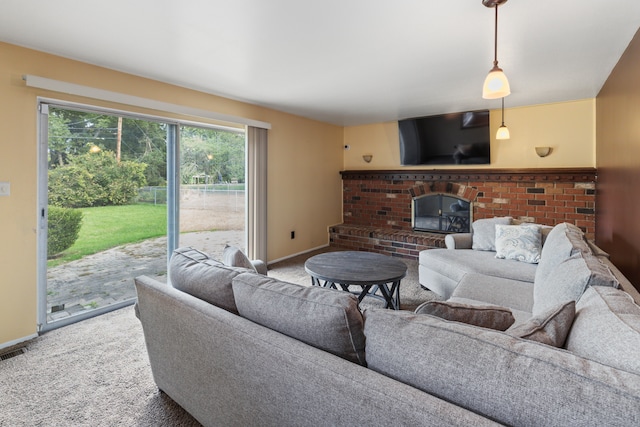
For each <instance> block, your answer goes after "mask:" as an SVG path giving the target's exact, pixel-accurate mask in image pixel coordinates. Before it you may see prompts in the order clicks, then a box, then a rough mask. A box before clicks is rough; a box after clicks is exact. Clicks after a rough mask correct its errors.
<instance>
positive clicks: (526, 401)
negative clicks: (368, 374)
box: [364, 309, 640, 425]
mask: <svg viewBox="0 0 640 427" xmlns="http://www.w3.org/2000/svg"><path fill="white" fill-rule="evenodd" d="M364 317H365V329H364V331H365V335H366V337H367V341H366V352H367V363H368V366H369V368H370V369H373V370H375V371H377V372H380V373H382V374H384V375H387V376H389V377H391V378H395V379H397V380H399V381H402V382H404V383H407V384H410V385H412V386H414V387H416V388H418V389H420V390H423V391H425V392H427V393H430V394H432V395H435V396H437V397H440V398H442V399H443V400H446V401H449V402H452V403H454V404H457V405H459V406H462V407H464V408H467V409H470V410H472V411H474V412H476V413H479V414H481V415H484V416H486V417H489V418H491V419H494V420H498V421H499V422H501V423H504V424H507V425H612V424H613V423H612V416H611V414H615V420H616V423H617V424H619V425H624V424H625V423H632V424H633V422H635V421H637V415H638V406H637V405H638V402H639V399H640V376H638V375H634V374H628V373H622V374H621V373H620V372H619V371H616V370H615V369H613V368H611V367H607V366H602V365H599V364H597V363H592V362H589V361H587V360H584V359H582V358H580V357H578V356H576V355H573V354H571V353H568V352H566V351H563V350H559V349H556V348H552V347H549V346H547V345H544V344H540V343H536V342H531V341H525V340H522V339H520V338H515V337H510V336H508V335H507V334H505V333H503V332H499V331H491V330H488V329H483V328H476V327H473V326H469V325H465V324H462V323H458V322H448V321H446V320H442V319H438V318H436V317H432V316H428V315H417V314H412V313H409V312H402V311H400V312H393V311H390V310H383V309H367V310H365V312H364ZM611 378H615V381H613V380H611ZM559 385H561V386H559ZM602 408H607V410H606V411H603V410H602Z"/></svg>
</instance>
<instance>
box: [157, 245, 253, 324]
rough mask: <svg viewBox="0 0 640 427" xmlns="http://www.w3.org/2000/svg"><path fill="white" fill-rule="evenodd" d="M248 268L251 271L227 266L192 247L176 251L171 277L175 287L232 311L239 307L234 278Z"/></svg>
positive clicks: (170, 266)
mask: <svg viewBox="0 0 640 427" xmlns="http://www.w3.org/2000/svg"><path fill="white" fill-rule="evenodd" d="M247 271H250V270H247V269H246V268H242V267H228V266H226V265H224V264H222V263H221V262H218V261H216V260H214V259H211V258H209V255H207V254H206V253H204V252H200V251H199V250H197V249H193V248H190V247H183V248H178V249H176V250H174V251H173V254H172V255H171V260H170V261H169V279H170V283H171V285H172V286H173V287H174V288H176V289H179V290H181V291H182V292H186V293H188V294H190V295H193V296H194V297H196V298H200V299H201V300H204V301H207V302H208V303H210V304H213V305H215V306H217V307H220V308H224V309H225V310H227V311H230V312H232V313H238V310H237V308H236V302H235V300H234V298H233V290H232V289H231V280H232V279H233V278H234V277H236V276H237V275H238V274H241V273H246V272H247Z"/></svg>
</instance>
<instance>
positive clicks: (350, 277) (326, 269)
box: [304, 251, 407, 310]
mask: <svg viewBox="0 0 640 427" xmlns="http://www.w3.org/2000/svg"><path fill="white" fill-rule="evenodd" d="M304 269H305V271H306V272H307V273H309V275H310V276H311V284H312V285H314V286H323V287H326V288H332V289H342V290H343V291H347V292H351V293H353V294H355V295H357V296H358V302H361V301H362V300H363V299H364V297H365V296H367V295H368V296H372V297H375V298H378V299H381V300H382V301H384V303H385V305H384V306H385V308H393V309H394V310H400V281H401V280H402V278H404V277H405V276H406V275H407V265H406V264H405V263H404V262H402V261H400V260H398V259H395V258H392V257H390V256H386V255H382V254H377V253H373V252H357V251H339V252H326V253H322V254H320V255H315V256H312V257H311V258H309V259H308V260H307V261H306V262H305V263H304ZM349 286H358V287H360V289H359V291H357V292H355V291H351V290H349ZM378 291H379V293H378Z"/></svg>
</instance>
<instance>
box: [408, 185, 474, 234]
mask: <svg viewBox="0 0 640 427" xmlns="http://www.w3.org/2000/svg"><path fill="white" fill-rule="evenodd" d="M411 211H412V227H413V229H414V230H418V231H431V232H437V233H468V232H470V231H471V222H472V221H473V218H472V216H473V206H472V204H471V202H469V201H467V200H465V199H462V198H459V197H455V196H451V195H447V194H427V195H424V196H420V197H415V198H414V199H413V201H412V206H411Z"/></svg>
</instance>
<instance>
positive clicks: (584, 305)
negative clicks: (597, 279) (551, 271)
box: [565, 286, 640, 374]
mask: <svg viewBox="0 0 640 427" xmlns="http://www.w3.org/2000/svg"><path fill="white" fill-rule="evenodd" d="M565 348H566V349H567V350H569V351H571V352H573V353H575V354H579V355H581V356H583V357H585V358H587V359H591V360H595V361H597V362H600V363H603V364H605V365H608V366H613V367H616V368H618V369H623V370H626V371H629V372H635V373H637V374H640V307H638V305H636V304H635V303H634V302H633V299H632V298H631V296H630V295H629V294H627V293H626V292H624V291H622V290H619V289H614V288H612V287H604V286H593V287H591V288H589V289H587V291H586V292H585V293H584V295H583V296H582V298H581V299H580V301H578V304H577V305H576V317H575V319H574V321H573V326H572V327H571V330H570V331H569V335H568V336H567V341H566V344H565Z"/></svg>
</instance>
